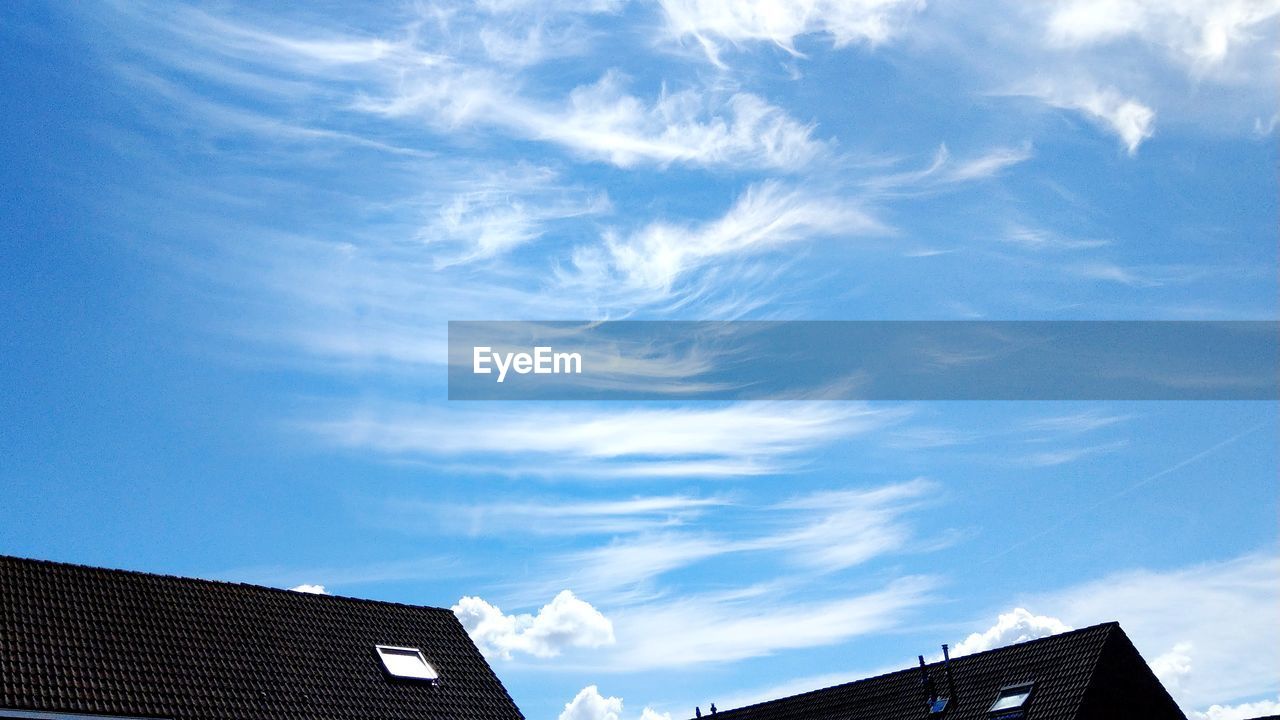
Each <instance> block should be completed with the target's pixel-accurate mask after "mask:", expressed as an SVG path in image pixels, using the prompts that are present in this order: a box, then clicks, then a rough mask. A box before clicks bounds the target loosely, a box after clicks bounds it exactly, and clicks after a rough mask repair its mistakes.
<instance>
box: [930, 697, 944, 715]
mask: <svg viewBox="0 0 1280 720" xmlns="http://www.w3.org/2000/svg"><path fill="white" fill-rule="evenodd" d="M947 702H948V701H947V698H938V699H937V700H934V701H933V702H931V703H929V714H930V715H941V714H942V713H944V712H946V711H947Z"/></svg>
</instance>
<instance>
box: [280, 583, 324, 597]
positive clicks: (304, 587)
mask: <svg viewBox="0 0 1280 720" xmlns="http://www.w3.org/2000/svg"><path fill="white" fill-rule="evenodd" d="M289 589H290V590H292V591H294V592H300V593H311V594H312V595H328V594H329V593H328V592H326V591H325V589H324V586H323V585H309V584H307V583H303V584H301V585H298V586H296V587H291V588H289Z"/></svg>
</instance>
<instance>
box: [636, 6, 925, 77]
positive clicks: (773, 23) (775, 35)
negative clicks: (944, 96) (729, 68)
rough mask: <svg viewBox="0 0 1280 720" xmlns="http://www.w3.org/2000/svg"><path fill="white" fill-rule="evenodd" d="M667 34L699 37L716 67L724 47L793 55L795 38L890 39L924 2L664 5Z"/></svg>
mask: <svg viewBox="0 0 1280 720" xmlns="http://www.w3.org/2000/svg"><path fill="white" fill-rule="evenodd" d="M661 2H662V9H663V12H664V13H665V16H666V21H667V30H668V32H669V33H670V34H671V35H672V36H674V37H676V38H693V39H694V40H696V41H697V42H698V43H699V44H700V45H701V46H702V48H703V50H705V52H706V53H707V57H708V58H709V59H710V60H711V61H712V62H714V63H717V64H721V63H720V52H721V45H720V43H721V42H726V41H727V42H729V43H733V44H740V43H745V42H760V41H763V42H770V43H773V44H775V45H777V46H778V47H781V48H783V49H785V50H786V51H788V52H790V53H792V54H798V53H797V52H796V49H795V45H794V43H795V39H796V38H797V37H799V36H801V35H808V34H810V33H821V34H825V35H828V36H830V38H831V40H832V43H833V44H834V45H835V46H836V47H843V46H846V45H850V44H853V43H866V44H868V45H876V44H879V43H883V42H885V41H886V40H889V39H890V38H891V37H892V36H893V35H894V34H895V33H896V32H898V30H899V29H900V28H901V27H902V26H903V25H904V24H905V23H906V22H907V20H908V19H909V18H910V16H911V15H912V14H913V13H915V12H916V11H918V10H919V9H921V8H923V7H924V2H923V0H852V1H850V0H817V1H816V2H815V1H814V0H661Z"/></svg>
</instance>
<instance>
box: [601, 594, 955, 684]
mask: <svg viewBox="0 0 1280 720" xmlns="http://www.w3.org/2000/svg"><path fill="white" fill-rule="evenodd" d="M933 585H934V583H933V581H931V580H930V579H928V578H922V577H903V578H899V579H897V580H894V581H892V582H890V583H889V584H888V585H887V586H886V587H884V588H883V589H881V590H877V591H873V592H868V593H865V594H862V595H853V596H844V597H837V598H835V599H828V600H799V601H796V600H786V599H783V598H782V597H780V596H779V595H778V594H777V588H760V589H758V591H754V592H753V591H750V590H749V589H748V591H734V592H729V593H724V594H720V595H714V594H713V595H708V594H703V595H691V596H686V597H684V598H681V599H678V600H673V601H670V602H665V603H663V602H653V603H649V604H646V605H643V606H638V607H634V608H628V609H625V610H619V611H617V612H615V613H614V621H615V624H616V626H617V631H618V646H617V647H616V648H615V649H614V651H613V652H612V653H611V654H610V658H609V660H608V662H609V664H610V667H613V668H616V669H625V670H644V669H652V668H670V667H673V666H686V665H701V664H708V663H727V662H733V661H736V660H742V659H745V658H751V657H760V656H764V655H770V654H772V653H775V652H778V651H781V650H788V649H798V648H808V647H820V646H825V645H833V644H836V643H840V642H842V641H845V640H848V639H849V638H852V637H856V636H860V635H865V634H868V633H872V632H878V631H883V630H886V629H888V628H891V627H893V626H895V625H896V624H897V623H898V622H899V621H900V620H901V618H902V617H903V615H904V613H905V612H906V611H907V610H909V609H911V608H913V607H916V606H918V605H920V604H922V603H924V602H925V601H926V600H927V596H928V592H929V591H930V590H931V589H932V587H933Z"/></svg>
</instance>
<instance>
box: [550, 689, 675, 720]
mask: <svg viewBox="0 0 1280 720" xmlns="http://www.w3.org/2000/svg"><path fill="white" fill-rule="evenodd" d="M621 717H622V698H620V697H613V696H610V697H605V696H603V695H601V694H600V689H599V688H598V687H597V686H595V685H588V686H586V687H584V688H582V690H580V691H579V692H578V694H577V695H575V696H574V697H573V699H572V700H570V701H569V702H567V703H565V706H564V710H563V711H562V712H561V713H560V720H619V718H621ZM640 720H671V713H660V712H658V711H656V710H654V709H653V708H651V707H648V706H646V707H645V708H644V710H643V711H641V713H640Z"/></svg>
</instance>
